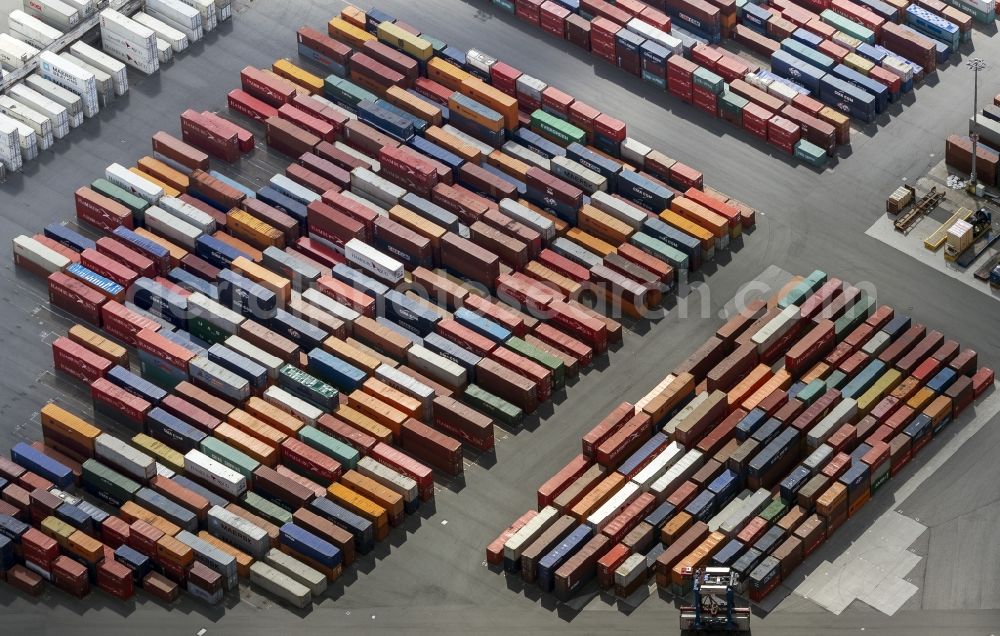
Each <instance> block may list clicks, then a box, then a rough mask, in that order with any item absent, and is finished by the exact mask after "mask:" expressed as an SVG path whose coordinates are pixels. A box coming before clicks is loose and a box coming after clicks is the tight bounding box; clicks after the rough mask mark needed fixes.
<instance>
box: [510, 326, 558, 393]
mask: <svg viewBox="0 0 1000 636" xmlns="http://www.w3.org/2000/svg"><path fill="white" fill-rule="evenodd" d="M504 346H506V347H507V348H508V349H510V350H511V351H513V352H514V353H519V354H521V355H522V356H524V357H525V358H529V359H531V360H534V361H535V362H537V363H538V364H540V365H542V366H543V367H545V368H546V369H548V370H549V371H551V372H552V390H553V391H558V390H559V389H561V388H563V387H564V386H566V365H565V364H563V361H562V360H560V359H559V358H557V357H555V356H554V355H552V354H549V353H546V352H544V351H542V350H541V349H539V348H538V347H536V346H535V345H532V344H528V343H527V342H525V341H524V340H521V339H520V338H518V337H517V336H514V337H513V338H509V339H508V340H507V342H505V343H504Z"/></svg>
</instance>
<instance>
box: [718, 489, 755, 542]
mask: <svg viewBox="0 0 1000 636" xmlns="http://www.w3.org/2000/svg"><path fill="white" fill-rule="evenodd" d="M749 497H750V491H749V490H744V491H743V492H741V493H740V494H738V495H736V497H734V498H733V500H732V501H730V502H729V503H728V504H726V507H725V508H723V509H722V510H720V511H719V512H717V513H715V516H713V517H712V518H711V519H709V520H708V531H709V532H715V531H716V530H718V529H719V528H720V527H722V522H723V521H725V520H726V519H728V518H729V517H731V516H732V514H733V513H734V512H736V511H737V510H739V509H740V508H741V507H742V506H743V502H745V501H746V500H747V499H748V498H749Z"/></svg>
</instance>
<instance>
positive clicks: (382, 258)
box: [344, 238, 405, 285]
mask: <svg viewBox="0 0 1000 636" xmlns="http://www.w3.org/2000/svg"><path fill="white" fill-rule="evenodd" d="M344 256H345V257H346V258H347V262H348V263H351V264H354V265H357V266H358V267H361V268H362V269H364V270H365V271H367V272H369V273H371V274H374V275H375V277H376V278H379V279H381V280H386V281H389V282H391V283H392V284H393V285H395V284H397V283H399V282H400V281H401V280H403V272H404V271H405V270H404V269H403V264H402V263H400V262H399V261H397V260H396V259H394V258H390V257H389V256H386V255H385V254H383V253H382V252H380V251H378V250H377V249H375V248H374V247H372V246H371V245H368V244H367V243H365V242H363V241H360V240H358V239H356V238H353V239H351V240H350V241H348V242H347V244H346V245H344Z"/></svg>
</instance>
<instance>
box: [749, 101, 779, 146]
mask: <svg viewBox="0 0 1000 636" xmlns="http://www.w3.org/2000/svg"><path fill="white" fill-rule="evenodd" d="M771 117H773V115H772V113H771V111H769V110H767V109H765V108H764V107H762V106H758V105H757V104H752V103H751V104H747V105H746V107H744V108H743V128H744V129H745V130H746V131H747V132H749V133H750V134H751V135H753V136H755V137H760V138H761V139H763V140H765V141H766V140H767V132H768V125H767V122H768V120H769V119H771ZM786 121H787V120H786Z"/></svg>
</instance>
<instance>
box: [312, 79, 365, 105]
mask: <svg viewBox="0 0 1000 636" xmlns="http://www.w3.org/2000/svg"><path fill="white" fill-rule="evenodd" d="M323 94H324V95H325V96H326V97H329V98H330V99H333V100H335V101H338V102H340V103H342V104H346V105H348V106H350V107H351V108H356V107H357V105H358V104H359V103H360V102H363V101H365V100H368V101H370V102H372V103H374V102H376V101H378V95H376V94H375V93H372V92H371V91H367V90H365V89H363V88H361V87H360V86H358V85H357V84H355V83H354V82H352V81H350V80H346V79H344V78H342V77H337V76H336V75H327V76H326V79H325V80H323Z"/></svg>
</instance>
